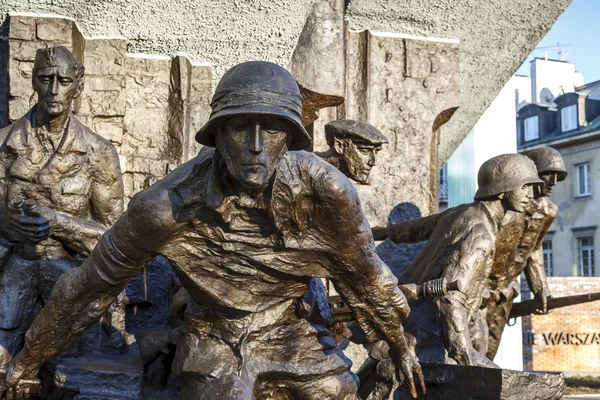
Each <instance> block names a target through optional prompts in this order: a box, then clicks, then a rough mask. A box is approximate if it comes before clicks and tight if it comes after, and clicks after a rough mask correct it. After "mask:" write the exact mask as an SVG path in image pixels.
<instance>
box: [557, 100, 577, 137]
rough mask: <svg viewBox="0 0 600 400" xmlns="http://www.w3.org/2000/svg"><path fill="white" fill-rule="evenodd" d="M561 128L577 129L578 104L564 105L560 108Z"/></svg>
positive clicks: (564, 129) (566, 129) (564, 130)
mask: <svg viewBox="0 0 600 400" xmlns="http://www.w3.org/2000/svg"><path fill="white" fill-rule="evenodd" d="M560 121H561V130H562V131H563V132H567V131H572V130H573V129H577V105H576V104H573V105H572V106H567V107H564V108H562V109H561V110H560Z"/></svg>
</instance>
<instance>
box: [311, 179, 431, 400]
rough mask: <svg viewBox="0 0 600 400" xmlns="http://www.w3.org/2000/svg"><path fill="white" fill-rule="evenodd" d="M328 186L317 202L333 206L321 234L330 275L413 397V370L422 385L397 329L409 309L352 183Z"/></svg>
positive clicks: (418, 373) (371, 338) (419, 368)
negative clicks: (328, 244)
mask: <svg viewBox="0 0 600 400" xmlns="http://www.w3.org/2000/svg"><path fill="white" fill-rule="evenodd" d="M332 187H333V190H331V191H330V192H329V195H330V197H329V198H327V199H325V201H323V202H322V203H321V204H332V205H333V206H332V207H330V208H328V209H326V210H324V212H325V213H326V216H327V217H326V218H327V227H328V229H330V232H328V235H327V236H329V237H330V238H331V239H332V242H334V244H333V252H332V253H333V254H332V258H333V259H332V263H331V271H330V274H331V279H332V281H333V283H334V285H335V287H336V290H337V291H338V292H339V294H340V296H341V297H342V299H343V300H344V302H345V303H346V304H347V305H348V306H349V307H350V308H351V309H352V311H353V312H354V314H355V316H356V319H357V321H358V322H359V324H360V325H361V327H362V328H363V330H364V331H365V333H366V334H367V337H369V338H370V340H381V339H383V340H385V341H386V342H387V343H388V345H389V347H390V356H391V357H392V359H393V361H394V363H395V364H396V366H397V368H398V370H399V371H400V372H401V374H402V375H404V377H405V379H406V380H407V382H408V384H409V386H410V388H411V392H412V393H413V396H415V397H416V393H417V392H416V388H415V383H414V379H413V374H416V375H417V377H418V378H419V380H420V382H421V387H422V389H423V391H425V388H424V383H423V379H422V372H421V367H420V365H419V363H418V361H417V360H416V357H415V356H414V355H413V354H412V353H411V352H410V351H409V349H408V346H407V343H406V339H405V337H404V330H403V328H402V322H403V321H404V320H405V319H406V318H407V317H408V314H409V313H410V308H409V306H408V304H407V302H406V299H405V297H404V295H403V294H402V292H401V291H400V290H399V289H398V287H397V283H398V282H397V279H396V278H395V277H394V275H393V274H392V272H391V271H390V270H389V268H388V267H387V266H386V265H385V264H384V263H383V262H382V261H381V260H380V259H379V257H378V256H377V254H376V252H375V243H374V242H373V237H372V235H371V230H370V228H369V225H368V223H367V221H366V219H365V217H364V215H363V213H362V210H361V207H360V203H359V200H358V196H357V194H356V192H355V190H354V188H353V187H352V186H351V184H350V183H349V182H347V185H346V184H344V182H339V183H337V186H336V184H335V183H334V184H333V185H332V186H330V188H332Z"/></svg>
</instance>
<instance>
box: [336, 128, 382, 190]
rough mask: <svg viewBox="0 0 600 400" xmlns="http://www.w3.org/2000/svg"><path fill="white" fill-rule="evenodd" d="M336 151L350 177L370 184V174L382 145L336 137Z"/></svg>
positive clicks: (364, 183)
mask: <svg viewBox="0 0 600 400" xmlns="http://www.w3.org/2000/svg"><path fill="white" fill-rule="evenodd" d="M335 141H336V144H335V146H336V151H337V152H338V154H340V155H341V157H342V158H343V160H344V162H345V163H346V166H347V167H348V174H349V175H350V178H351V179H353V180H355V181H356V182H358V183H361V184H363V185H368V184H369V174H370V173H371V169H372V168H373V167H374V166H375V157H376V155H377V153H378V152H379V151H380V150H381V148H382V146H381V145H372V144H366V143H361V142H353V141H352V140H350V139H347V138H344V139H338V138H336V139H335Z"/></svg>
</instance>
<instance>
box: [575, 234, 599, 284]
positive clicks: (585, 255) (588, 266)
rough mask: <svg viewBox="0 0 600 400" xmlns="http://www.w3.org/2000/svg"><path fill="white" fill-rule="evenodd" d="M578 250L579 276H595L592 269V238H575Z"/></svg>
mask: <svg viewBox="0 0 600 400" xmlns="http://www.w3.org/2000/svg"><path fill="white" fill-rule="evenodd" d="M577 248H578V250H579V276H596V271H595V269H594V237H593V236H586V237H580V238H577Z"/></svg>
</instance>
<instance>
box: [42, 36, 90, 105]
mask: <svg viewBox="0 0 600 400" xmlns="http://www.w3.org/2000/svg"><path fill="white" fill-rule="evenodd" d="M84 72H85V68H84V67H83V65H82V64H81V63H79V62H78V61H77V59H76V58H75V56H74V55H73V53H71V51H69V49H67V48H66V47H64V46H58V47H48V48H45V49H39V50H38V51H37V52H36V54H35V62H34V65H33V74H32V86H33V90H34V91H35V92H36V93H37V95H38V102H37V104H38V112H40V111H41V112H45V113H47V114H48V115H49V116H51V117H56V116H58V115H62V114H64V113H67V112H69V111H70V110H71V105H72V104H73V100H74V99H75V98H77V97H79V96H80V95H81V92H82V91H83V81H84Z"/></svg>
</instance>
